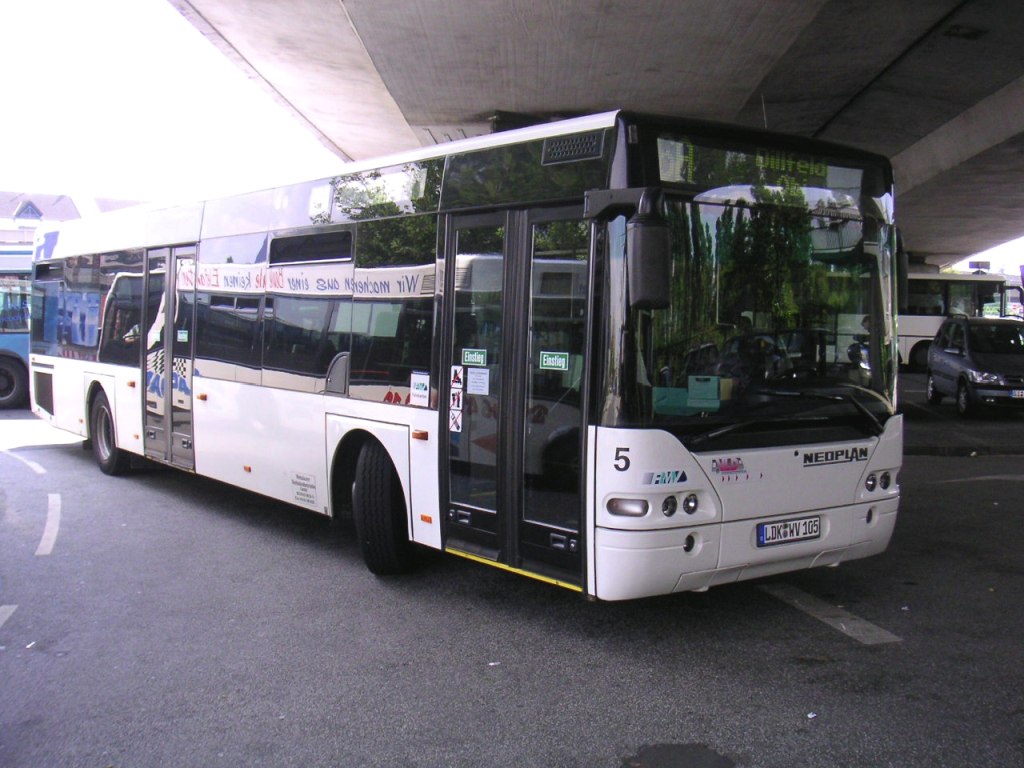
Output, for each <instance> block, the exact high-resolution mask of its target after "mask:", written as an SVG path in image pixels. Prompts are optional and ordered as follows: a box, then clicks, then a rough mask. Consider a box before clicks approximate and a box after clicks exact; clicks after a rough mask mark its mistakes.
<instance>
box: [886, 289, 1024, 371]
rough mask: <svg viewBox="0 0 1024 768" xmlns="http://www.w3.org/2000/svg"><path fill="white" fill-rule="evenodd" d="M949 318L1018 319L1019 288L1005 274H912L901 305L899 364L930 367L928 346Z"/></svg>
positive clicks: (919, 369) (1019, 305) (914, 367)
mask: <svg viewBox="0 0 1024 768" xmlns="http://www.w3.org/2000/svg"><path fill="white" fill-rule="evenodd" d="M950 315H967V316H968V317H1005V316H1013V315H1016V316H1018V317H1019V316H1020V315H1021V289H1020V285H1019V284H1018V285H1014V284H1012V281H1008V279H1007V277H1006V275H1000V274H986V273H984V272H972V273H954V272H936V273H922V272H910V273H909V274H908V275H907V295H906V298H905V300H904V301H901V302H900V311H899V320H898V324H899V356H900V362H901V363H903V364H905V365H908V366H910V367H911V368H912V369H914V370H917V371H923V370H924V369H925V368H927V367H928V347H930V346H931V342H932V339H934V338H935V334H936V333H937V332H938V330H939V326H940V325H942V321H943V320H945V319H946V318H947V317H948V316H950Z"/></svg>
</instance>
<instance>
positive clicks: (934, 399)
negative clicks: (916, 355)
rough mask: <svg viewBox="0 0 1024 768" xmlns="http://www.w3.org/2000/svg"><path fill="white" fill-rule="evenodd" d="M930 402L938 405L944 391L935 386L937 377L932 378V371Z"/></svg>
mask: <svg viewBox="0 0 1024 768" xmlns="http://www.w3.org/2000/svg"><path fill="white" fill-rule="evenodd" d="M928 402H929V403H931V404H932V405H938V404H939V403H941V402H942V393H941V392H939V390H937V389H936V388H935V379H933V378H932V375H931V373H930V372H929V374H928Z"/></svg>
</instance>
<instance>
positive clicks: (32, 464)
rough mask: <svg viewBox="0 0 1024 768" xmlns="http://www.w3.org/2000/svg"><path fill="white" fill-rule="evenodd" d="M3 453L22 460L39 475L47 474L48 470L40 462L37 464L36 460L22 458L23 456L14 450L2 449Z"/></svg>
mask: <svg viewBox="0 0 1024 768" xmlns="http://www.w3.org/2000/svg"><path fill="white" fill-rule="evenodd" d="M2 453H3V454H4V455H5V456H10V457H11V458H12V459H15V460H17V461H20V462H21V463H22V464H24V465H25V466H26V467H28V468H29V469H31V470H32V471H33V472H35V473H36V474H37V475H45V474H46V470H45V469H43V468H42V466H40V465H39V464H36V463H35V462H34V461H32V460H30V459H23V458H21V456H19V455H18V454H16V453H13V452H12V451H2Z"/></svg>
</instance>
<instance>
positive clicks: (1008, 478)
mask: <svg viewBox="0 0 1024 768" xmlns="http://www.w3.org/2000/svg"><path fill="white" fill-rule="evenodd" d="M976 480H998V481H999V482H1010V483H1014V482H1021V481H1024V475H978V476H977V477H954V478H950V479H949V480H932V482H933V483H936V484H941V483H973V482H974V481H976Z"/></svg>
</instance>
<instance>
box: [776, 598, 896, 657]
mask: <svg viewBox="0 0 1024 768" xmlns="http://www.w3.org/2000/svg"><path fill="white" fill-rule="evenodd" d="M759 588H760V590H761V591H762V592H767V593H768V594H769V595H771V596H772V597H774V598H777V599H779V600H781V601H782V602H784V603H786V604H787V605H791V606H793V607H794V608H796V609H798V610H801V611H803V612H804V613H806V614H807V615H808V616H811V617H813V618H815V619H817V620H818V621H822V622H824V623H826V624H828V625H829V626H830V627H832V628H833V629H838V630H839V631H840V632H842V633H843V634H844V635H847V636H849V637H852V638H853V639H854V640H856V641H857V642H858V643H862V644H864V645H881V644H883V643H899V642H902V640H901V638H899V637H897V636H896V635H894V634H893V633H892V632H889V631H888V630H885V629H882V628H881V627H877V626H875V625H874V624H872V623H871V622H870V621H866V620H864V619H862V618H860V616H854V615H853V614H852V613H850V612H849V611H845V610H843V609H842V608H837V607H836V606H834V605H830V604H829V603H826V602H825V601H824V600H819V599H818V598H816V597H812V596H811V595H808V594H807V593H806V592H801V591H800V590H799V589H797V588H796V587H791V586H789V585H788V584H762V585H760V587H759Z"/></svg>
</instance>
